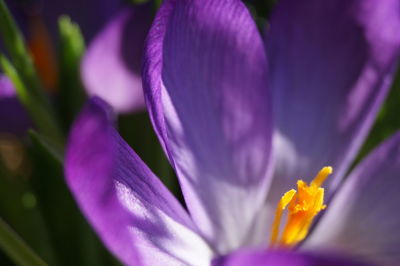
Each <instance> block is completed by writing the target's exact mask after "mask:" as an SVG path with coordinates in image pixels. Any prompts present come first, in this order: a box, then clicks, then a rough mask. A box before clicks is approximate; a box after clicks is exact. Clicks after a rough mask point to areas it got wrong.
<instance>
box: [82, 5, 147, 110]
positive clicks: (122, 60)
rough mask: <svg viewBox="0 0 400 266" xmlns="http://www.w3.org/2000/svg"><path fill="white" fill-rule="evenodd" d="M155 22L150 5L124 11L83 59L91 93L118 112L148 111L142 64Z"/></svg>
mask: <svg viewBox="0 0 400 266" xmlns="http://www.w3.org/2000/svg"><path fill="white" fill-rule="evenodd" d="M152 19H153V14H152V10H151V7H150V5H144V6H138V7H135V8H125V9H123V10H121V11H120V12H119V13H118V14H116V15H115V16H114V17H113V18H112V19H111V21H110V22H109V23H108V24H107V25H106V27H105V28H104V29H103V30H102V31H101V32H100V33H99V34H98V35H97V36H96V38H95V40H94V41H93V42H92V43H91V45H90V47H89V48H88V50H87V53H86V55H85V57H84V59H83V64H82V78H83V81H84V83H85V85H86V89H87V91H88V93H89V94H90V95H98V96H100V97H102V98H103V99H105V100H107V102H108V103H110V104H111V105H112V106H113V107H114V109H116V110H117V111H118V112H130V111H135V110H140V109H144V107H145V105H144V98H143V89H142V80H141V62H142V61H141V60H142V54H143V49H144V40H145V38H146V35H147V33H148V31H149V28H150V25H151V22H152Z"/></svg>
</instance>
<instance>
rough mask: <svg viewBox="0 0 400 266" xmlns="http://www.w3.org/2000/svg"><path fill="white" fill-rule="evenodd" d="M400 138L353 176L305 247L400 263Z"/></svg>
mask: <svg viewBox="0 0 400 266" xmlns="http://www.w3.org/2000/svg"><path fill="white" fill-rule="evenodd" d="M399 190H400V133H397V134H396V135H395V136H393V137H391V138H390V139H389V140H387V141H386V142H384V143H383V144H381V145H380V146H379V147H378V148H377V149H375V150H374V151H372V153H371V154H370V155H368V157H367V158H365V159H364V160H363V161H362V162H361V163H360V165H358V166H357V167H356V169H355V170H353V171H352V173H351V174H350V176H349V177H348V179H347V180H346V181H345V183H344V184H343V186H342V187H341V189H340V190H339V191H338V193H337V194H336V195H335V197H334V198H333V201H332V202H331V204H330V205H329V206H328V208H327V210H326V214H325V215H324V216H323V217H322V219H321V221H320V223H318V224H317V227H316V229H315V231H314V232H313V234H312V235H311V236H310V238H309V239H308V240H307V241H306V243H305V247H306V248H309V249H315V248H318V247H323V248H332V249H337V250H339V251H342V252H347V253H350V254H353V255H358V256H361V257H364V258H365V259H368V261H371V262H374V263H376V265H398V263H399V261H400V231H399V226H400V213H399V211H398V210H399V202H400V193H399Z"/></svg>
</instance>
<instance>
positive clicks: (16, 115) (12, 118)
mask: <svg viewBox="0 0 400 266" xmlns="http://www.w3.org/2000/svg"><path fill="white" fill-rule="evenodd" d="M30 126H31V123H30V120H29V117H28V115H27V113H26V112H25V109H24V107H23V106H22V105H21V103H20V102H19V100H18V98H17V95H16V91H15V88H14V86H13V84H12V83H11V81H10V80H9V79H8V78H7V77H6V76H4V75H3V74H1V73H0V134H1V133H11V134H16V135H18V136H23V135H24V134H25V133H26V132H27V130H28V128H29V127H30Z"/></svg>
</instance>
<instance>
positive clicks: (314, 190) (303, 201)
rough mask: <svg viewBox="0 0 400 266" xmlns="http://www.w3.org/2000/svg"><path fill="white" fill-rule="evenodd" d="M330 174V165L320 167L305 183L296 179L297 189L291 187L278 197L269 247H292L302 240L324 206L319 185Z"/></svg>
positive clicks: (322, 194) (322, 189) (322, 191)
mask: <svg viewBox="0 0 400 266" xmlns="http://www.w3.org/2000/svg"><path fill="white" fill-rule="evenodd" d="M330 174H332V167H330V166H326V167H324V168H322V169H321V170H320V171H319V173H318V174H317V176H316V177H315V178H314V180H313V181H311V183H310V185H307V183H306V182H304V181H303V180H298V181H297V191H296V190H295V189H291V190H289V191H288V192H286V193H285V194H284V195H283V196H282V198H281V199H280V201H279V203H278V205H277V207H276V212H275V219H274V222H273V223H272V228H271V240H270V247H292V246H294V245H296V244H297V243H299V242H300V241H302V240H303V239H304V238H305V237H306V236H307V233H308V231H309V229H310V226H311V224H312V221H313V219H314V218H315V217H316V216H317V214H318V213H319V212H320V211H321V210H324V209H325V208H326V205H325V204H324V188H322V187H321V185H322V184H323V183H324V181H325V179H326V178H327V177H328V176H329V175H330ZM286 207H287V210H288V214H287V220H286V225H285V227H284V229H283V231H282V234H281V236H280V237H279V227H280V223H281V218H282V214H283V211H284V210H285V209H286Z"/></svg>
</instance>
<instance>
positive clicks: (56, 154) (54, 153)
mask: <svg viewBox="0 0 400 266" xmlns="http://www.w3.org/2000/svg"><path fill="white" fill-rule="evenodd" d="M28 133H29V137H30V138H31V140H32V142H33V145H34V146H35V147H37V148H38V149H40V150H42V151H44V152H46V153H47V154H48V155H50V156H51V157H52V158H53V159H54V160H55V161H56V162H58V163H60V165H61V164H62V163H63V160H64V159H63V154H64V151H63V150H62V148H61V147H56V146H53V145H52V144H51V143H50V142H49V140H48V139H46V137H44V136H42V135H40V133H38V132H36V131H35V130H33V129H30V130H29V131H28Z"/></svg>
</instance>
